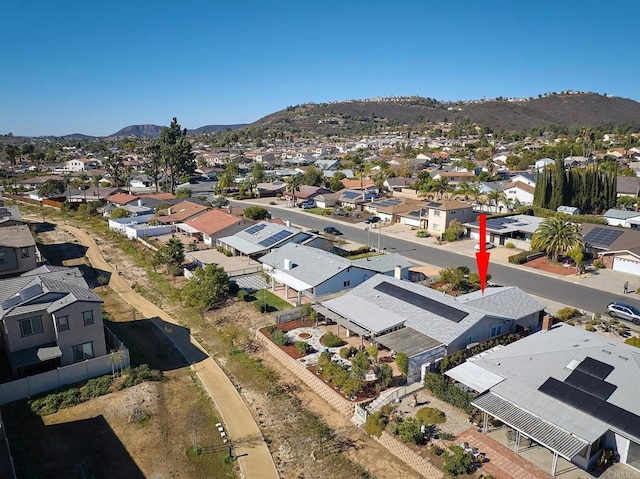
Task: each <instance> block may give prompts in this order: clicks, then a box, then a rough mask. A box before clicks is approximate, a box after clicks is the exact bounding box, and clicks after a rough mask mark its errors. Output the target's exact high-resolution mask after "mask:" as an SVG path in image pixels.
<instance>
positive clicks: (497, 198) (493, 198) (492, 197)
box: [487, 190, 506, 213]
mask: <svg viewBox="0 0 640 479" xmlns="http://www.w3.org/2000/svg"><path fill="white" fill-rule="evenodd" d="M487 199H488V200H489V201H490V202H493V206H494V207H495V209H496V213H497V212H498V209H499V208H500V202H501V201H506V196H505V194H504V193H503V192H502V191H498V190H493V191H490V192H489V193H488V194H487Z"/></svg>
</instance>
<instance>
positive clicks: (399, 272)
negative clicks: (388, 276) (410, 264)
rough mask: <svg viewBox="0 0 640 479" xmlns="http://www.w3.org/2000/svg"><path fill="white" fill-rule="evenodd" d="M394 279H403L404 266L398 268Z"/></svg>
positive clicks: (395, 270) (394, 273)
mask: <svg viewBox="0 0 640 479" xmlns="http://www.w3.org/2000/svg"><path fill="white" fill-rule="evenodd" d="M393 277H394V278H395V279H402V266H399V265H398V266H396V267H395V269H394V270H393Z"/></svg>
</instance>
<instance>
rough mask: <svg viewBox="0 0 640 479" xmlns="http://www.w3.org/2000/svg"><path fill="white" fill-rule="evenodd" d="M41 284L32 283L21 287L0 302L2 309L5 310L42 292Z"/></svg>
mask: <svg viewBox="0 0 640 479" xmlns="http://www.w3.org/2000/svg"><path fill="white" fill-rule="evenodd" d="M42 292H43V291H42V286H40V285H39V284H34V285H33V286H29V287H28V288H25V289H23V290H22V291H20V292H19V293H18V294H16V295H15V296H12V297H11V298H9V299H7V300H6V301H4V302H3V303H2V309H4V310H7V309H9V308H11V307H13V306H15V305H17V304H20V303H24V302H25V301H28V300H30V299H32V298H35V297H36V296H38V295H40V294H42Z"/></svg>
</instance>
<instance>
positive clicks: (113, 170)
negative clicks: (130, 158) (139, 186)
mask: <svg viewBox="0 0 640 479" xmlns="http://www.w3.org/2000/svg"><path fill="white" fill-rule="evenodd" d="M105 169H106V170H107V172H108V173H109V176H111V178H112V179H113V181H114V182H115V187H116V188H119V187H120V183H121V181H122V179H123V176H124V175H125V173H126V171H127V169H126V168H125V166H124V160H123V159H122V157H121V156H120V155H116V154H113V153H112V154H110V155H109V157H108V158H107V161H106V162H105ZM125 184H126V183H125Z"/></svg>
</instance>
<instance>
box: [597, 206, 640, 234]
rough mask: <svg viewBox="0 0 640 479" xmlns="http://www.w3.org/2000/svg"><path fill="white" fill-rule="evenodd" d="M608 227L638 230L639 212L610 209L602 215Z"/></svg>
mask: <svg viewBox="0 0 640 479" xmlns="http://www.w3.org/2000/svg"><path fill="white" fill-rule="evenodd" d="M602 216H603V217H604V219H605V220H607V224H608V225H609V226H622V227H624V228H632V229H640V212H638V211H629V210H618V209H615V208H611V209H609V210H607V211H606V212H605V214H603V215H602Z"/></svg>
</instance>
